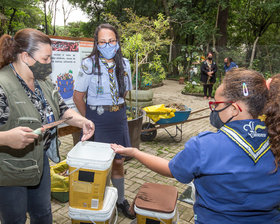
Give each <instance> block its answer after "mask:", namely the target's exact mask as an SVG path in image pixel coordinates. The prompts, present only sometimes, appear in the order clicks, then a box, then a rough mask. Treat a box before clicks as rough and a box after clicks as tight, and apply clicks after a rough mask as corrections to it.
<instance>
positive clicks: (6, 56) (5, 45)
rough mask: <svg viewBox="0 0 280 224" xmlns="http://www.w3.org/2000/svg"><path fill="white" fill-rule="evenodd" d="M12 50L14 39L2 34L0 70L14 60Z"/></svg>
mask: <svg viewBox="0 0 280 224" xmlns="http://www.w3.org/2000/svg"><path fill="white" fill-rule="evenodd" d="M13 49H14V39H13V38H12V37H11V36H10V35H8V34H4V35H3V36H2V37H1V38H0V69H1V68H3V67H4V66H5V65H7V64H9V63H11V62H13V61H14V60H15V58H14V50H13Z"/></svg>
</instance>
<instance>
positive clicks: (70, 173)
mask: <svg viewBox="0 0 280 224" xmlns="http://www.w3.org/2000/svg"><path fill="white" fill-rule="evenodd" d="M84 165H87V163H84V164H83V165H81V166H79V167H77V168H76V169H74V170H73V171H71V172H70V173H69V174H68V176H70V175H71V174H72V173H75V172H76V171H78V170H79V169H81V168H82V166H84Z"/></svg>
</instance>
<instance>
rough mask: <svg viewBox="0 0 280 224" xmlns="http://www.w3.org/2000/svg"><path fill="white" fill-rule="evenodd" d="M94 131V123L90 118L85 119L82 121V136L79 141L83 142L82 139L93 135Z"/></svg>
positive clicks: (84, 139)
mask: <svg viewBox="0 0 280 224" xmlns="http://www.w3.org/2000/svg"><path fill="white" fill-rule="evenodd" d="M94 131H95V126H94V123H93V122H92V121H91V120H88V119H87V120H86V121H85V122H84V123H83V136H82V139H81V141H82V142H83V141H86V140H88V139H89V138H90V137H91V136H93V134H94Z"/></svg>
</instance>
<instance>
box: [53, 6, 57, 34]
mask: <svg viewBox="0 0 280 224" xmlns="http://www.w3.org/2000/svg"><path fill="white" fill-rule="evenodd" d="M57 2H58V0H56V1H55V3H54V14H53V35H55V33H56V31H55V22H56V11H57V8H56V6H57Z"/></svg>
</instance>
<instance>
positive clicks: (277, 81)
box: [264, 74, 280, 171]
mask: <svg viewBox="0 0 280 224" xmlns="http://www.w3.org/2000/svg"><path fill="white" fill-rule="evenodd" d="M279 89H280V74H277V75H274V76H273V77H272V80H271V83H270V86H269V91H268V102H267V104H266V106H265V108H264V114H265V115H266V119H265V124H266V126H267V131H268V135H269V143H270V145H271V151H272V153H273V155H274V157H275V165H276V169H275V171H276V170H277V169H278V166H279V162H280V91H279Z"/></svg>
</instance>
